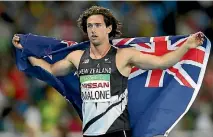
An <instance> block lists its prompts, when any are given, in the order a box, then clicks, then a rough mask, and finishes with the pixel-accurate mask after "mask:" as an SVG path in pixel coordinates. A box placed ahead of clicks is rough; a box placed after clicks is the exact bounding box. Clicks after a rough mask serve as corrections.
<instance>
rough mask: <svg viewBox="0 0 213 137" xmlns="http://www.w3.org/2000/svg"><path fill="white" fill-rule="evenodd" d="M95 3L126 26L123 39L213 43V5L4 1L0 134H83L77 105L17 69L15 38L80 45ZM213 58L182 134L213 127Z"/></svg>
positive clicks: (182, 125) (1, 9)
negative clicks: (196, 36) (192, 37)
mask: <svg viewBox="0 0 213 137" xmlns="http://www.w3.org/2000/svg"><path fill="white" fill-rule="evenodd" d="M92 5H100V6H104V7H106V8H109V9H111V11H112V12H113V14H114V15H115V16H116V18H118V20H120V21H121V22H122V24H123V28H122V32H123V35H122V37H139V36H140V37H149V36H162V35H181V34H184V35H186V34H191V33H195V32H197V31H202V32H204V34H205V35H206V36H207V37H208V38H209V39H210V41H211V42H212V41H213V12H212V11H213V2H211V1H205V2H203V1H194V2H191V1H189V2H187V1H186V2H184V1H164V2H160V1H155V2H149V1H145V2H140V1H132V2H130V1H129V2H128V1H125V2H121V1H117V2H116V1H107V2H106V1H96V2H94V1H78V2H77V1H65V2H62V1H57V2H54V1H43V2H42V1H37V2H35V1H34V2H33V1H19V2H10V1H7V2H6V1H4V2H0V136H1V133H5V132H7V133H8V134H9V133H15V134H16V136H18V135H20V136H27V137H28V136H30V137H38V136H41V134H42V135H43V136H45V137H66V136H73V137H75V136H77V135H75V133H80V132H81V121H80V120H79V118H78V116H77V114H76V112H75V110H74V109H73V107H72V105H71V104H70V103H68V102H67V101H66V100H65V99H64V98H63V97H62V96H61V95H60V94H59V93H58V92H57V91H55V89H53V88H52V87H50V86H48V85H47V84H46V83H44V82H42V81H39V80H38V79H35V78H31V77H29V76H27V75H25V74H23V73H22V72H20V71H19V70H17V68H16V66H15V60H14V53H13V50H14V49H13V46H12V43H11V39H12V37H13V35H14V34H15V33H22V34H26V33H33V34H38V35H45V36H50V37H56V38H58V39H64V40H74V41H77V42H81V41H85V40H87V37H86V35H84V34H83V33H82V32H81V30H80V29H79V28H78V27H77V24H76V20H77V19H78V17H79V15H80V14H81V12H82V11H84V10H85V9H87V8H88V7H90V6H92ZM212 108H213V56H212V54H210V58H209V62H208V66H207V70H206V73H205V77H204V80H203V83H202V86H201V89H200V92H199V95H198V97H197V98H196V100H195V102H194V104H193V105H192V107H191V109H190V110H189V112H188V113H187V114H186V115H185V116H184V118H183V119H182V120H181V121H180V123H179V124H178V125H177V126H176V129H177V130H186V131H188V130H206V131H207V130H212V129H213V109H212Z"/></svg>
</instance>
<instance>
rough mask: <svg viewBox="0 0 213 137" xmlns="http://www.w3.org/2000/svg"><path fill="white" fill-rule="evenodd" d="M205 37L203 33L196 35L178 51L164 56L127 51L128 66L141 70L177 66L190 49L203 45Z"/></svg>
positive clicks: (132, 50) (133, 50)
mask: <svg viewBox="0 0 213 137" xmlns="http://www.w3.org/2000/svg"><path fill="white" fill-rule="evenodd" d="M203 37H204V34H203V33H201V32H198V33H195V34H193V35H191V36H190V37H189V38H188V39H187V41H186V42H185V43H184V44H183V45H182V46H181V47H179V48H178V49H177V50H175V51H172V52H170V53H167V54H165V55H163V56H154V55H149V54H143V53H141V52H139V51H137V50H135V49H128V51H126V52H127V53H128V54H127V53H126V55H129V57H128V64H131V65H133V66H136V67H139V68H141V69H166V68H168V67H171V66H173V65H175V64H176V63H177V62H178V61H179V60H180V59H181V58H182V57H183V55H184V54H185V53H186V52H187V51H188V50H189V49H191V48H196V47H197V46H199V45H202V44H203V41H204V38H203Z"/></svg>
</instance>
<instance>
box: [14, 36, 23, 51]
mask: <svg viewBox="0 0 213 137" xmlns="http://www.w3.org/2000/svg"><path fill="white" fill-rule="evenodd" d="M12 43H13V45H14V46H15V47H16V48H18V49H22V48H23V46H22V45H21V44H20V38H19V36H18V35H16V34H15V35H14V36H13V39H12Z"/></svg>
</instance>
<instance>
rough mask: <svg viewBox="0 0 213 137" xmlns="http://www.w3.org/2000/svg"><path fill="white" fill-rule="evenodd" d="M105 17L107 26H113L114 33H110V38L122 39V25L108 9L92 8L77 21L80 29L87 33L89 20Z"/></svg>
mask: <svg viewBox="0 0 213 137" xmlns="http://www.w3.org/2000/svg"><path fill="white" fill-rule="evenodd" d="M98 14H100V15H103V16H104V22H105V24H106V26H107V27H108V26H110V25H112V31H111V32H110V33H109V37H120V36H121V34H122V33H121V27H122V24H121V23H120V22H119V21H118V20H117V19H116V18H115V17H114V16H113V14H112V13H111V11H110V10H109V9H107V8H104V7H100V6H92V7H91V8H89V9H87V10H85V11H84V12H83V13H82V14H81V15H80V17H79V18H78V20H77V23H78V27H79V28H80V29H81V30H82V31H83V32H84V33H87V19H88V18H89V17H90V16H92V15H98Z"/></svg>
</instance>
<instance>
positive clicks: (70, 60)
mask: <svg viewBox="0 0 213 137" xmlns="http://www.w3.org/2000/svg"><path fill="white" fill-rule="evenodd" d="M19 41H20V38H19V37H18V36H17V35H14V37H13V40H12V43H13V45H14V46H15V47H16V48H19V49H22V48H23V46H22V45H21V44H20V42H19ZM80 56H81V52H79V51H74V52H72V53H70V54H68V55H67V56H66V57H65V58H64V59H62V60H60V61H58V62H56V63H54V64H49V63H48V62H46V61H45V60H43V59H38V58H35V57H28V60H29V61H30V63H31V64H32V65H33V66H40V67H41V68H43V69H45V70H47V71H48V72H49V73H51V74H53V75H55V76H63V75H66V74H68V73H69V72H71V71H74V70H75V69H76V67H78V63H79V61H80Z"/></svg>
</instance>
